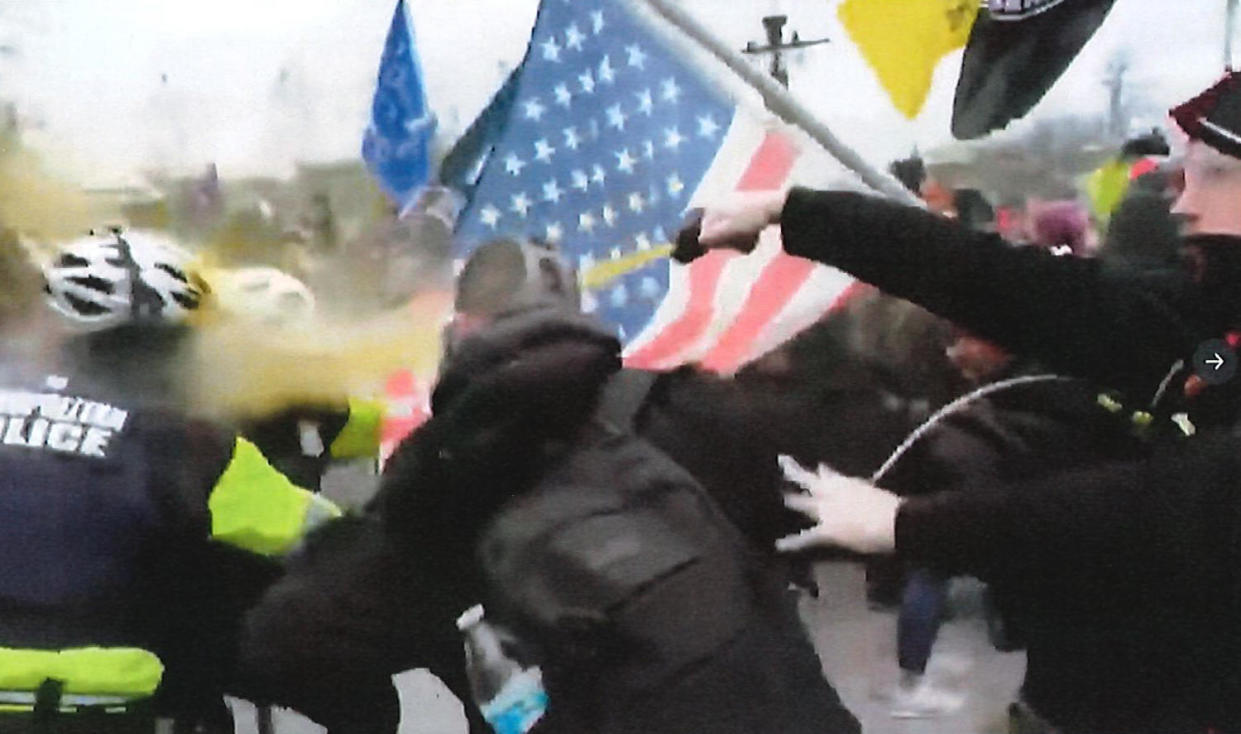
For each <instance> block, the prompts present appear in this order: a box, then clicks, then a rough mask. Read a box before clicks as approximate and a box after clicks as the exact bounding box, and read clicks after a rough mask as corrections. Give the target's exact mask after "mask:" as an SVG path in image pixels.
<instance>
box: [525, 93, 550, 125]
mask: <svg viewBox="0 0 1241 734" xmlns="http://www.w3.org/2000/svg"><path fill="white" fill-rule="evenodd" d="M522 106H523V107H524V108H525V110H526V113H525V116H526V119H527V120H534V121H535V122H539V121H540V120H542V119H543V113H544V112H546V111H547V108H546V107H544V106H543V105H542V104H541V103H540V102H539V98H538V97H532V98H530V99H528V100H526V101H525V103H524V104H523V105H522Z"/></svg>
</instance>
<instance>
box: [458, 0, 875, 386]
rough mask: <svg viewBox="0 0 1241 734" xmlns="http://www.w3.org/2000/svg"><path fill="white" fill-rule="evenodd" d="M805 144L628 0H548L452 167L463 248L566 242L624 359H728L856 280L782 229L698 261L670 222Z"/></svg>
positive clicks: (754, 351)
mask: <svg viewBox="0 0 1241 734" xmlns="http://www.w3.org/2000/svg"><path fill="white" fill-rule="evenodd" d="M803 143H804V141H799V140H798V138H797V136H796V135H793V134H790V133H788V132H784V131H781V130H778V129H776V128H774V127H773V126H772V125H770V124H765V123H764V122H763V121H762V120H761V119H760V116H759V115H758V114H756V113H753V112H752V111H751V110H749V109H747V108H745V107H744V106H742V105H740V104H739V103H738V102H737V101H736V100H734V99H730V98H729V97H728V96H727V95H725V94H724V93H722V92H721V91H720V86H719V85H718V84H716V83H714V82H713V81H712V80H711V79H710V78H708V77H707V76H706V75H705V74H704V73H703V71H702V70H701V68H700V67H698V66H696V65H695V64H694V63H692V62H690V61H688V60H687V54H686V53H685V52H684V51H683V50H678V49H675V48H673V47H671V46H670V45H669V44H667V43H665V42H664V41H663V39H662V37H661V35H660V34H659V33H658V32H657V31H656V30H655V28H654V27H653V26H652V25H651V24H650V22H649V20H647V19H645V18H641V17H638V16H637V15H635V14H634V12H633V11H632V10H631V9H630V6H628V5H627V4H626V3H625V2H623V0H573V1H572V2H569V1H568V0H543V2H542V4H541V5H540V7H539V12H538V16H537V19H536V21H535V26H534V29H533V31H532V34H531V39H530V43H529V46H528V47H527V50H526V56H525V59H524V60H523V61H522V63H521V65H520V66H519V67H518V68H517V69H516V70H515V71H514V72H513V74H512V75H511V76H510V78H509V80H508V81H507V82H506V84H505V86H504V88H503V89H502V90H501V91H500V93H498V94H497V95H496V97H495V98H494V99H493V100H492V102H491V104H490V105H488V108H487V109H486V110H484V112H483V113H482V115H480V117H479V118H478V120H476V121H475V123H474V124H473V125H472V126H471V129H470V131H469V132H467V134H466V135H465V136H464V137H463V138H462V141H461V142H460V143H459V144H458V146H457V147H456V148H455V149H454V151H452V152H451V153H450V155H449V156H448V158H447V159H446V162H445V165H444V167H443V169H442V171H441V177H442V179H443V180H444V182H445V183H448V184H449V185H454V186H456V187H458V188H460V189H461V190H462V191H463V193H465V195H466V197H467V202H468V203H467V205H466V207H465V208H464V210H463V211H462V214H461V218H460V220H459V223H458V229H457V234H458V242H459V245H458V246H459V247H460V248H461V250H460V251H459V252H458V253H457V254H458V256H460V257H462V258H464V257H465V256H467V255H468V254H469V252H470V251H472V249H473V248H474V247H476V246H477V245H479V244H481V243H483V242H485V241H487V240H488V239H491V238H494V237H497V236H501V235H515V236H525V237H534V238H538V239H542V240H544V241H548V242H552V243H555V244H557V245H558V246H559V247H560V249H561V251H562V252H564V253H565V254H566V255H567V256H568V257H569V258H570V259H571V260H572V261H574V262H575V264H576V266H577V268H578V273H579V277H580V279H581V281H582V285H583V287H584V292H583V304H584V308H585V310H587V311H588V312H592V313H594V314H596V315H597V316H599V317H600V318H601V319H602V320H603V321H605V322H606V323H610V324H613V325H614V326H615V327H616V329H617V332H618V334H619V336H620V337H621V339H622V341H623V342H625V343H626V355H627V357H626V358H627V362H628V363H629V364H631V365H633V366H638V367H648V368H669V367H673V366H676V365H677V364H682V363H685V362H690V361H694V362H701V363H702V364H704V365H705V366H707V367H709V368H712V369H715V370H718V371H721V372H731V371H733V370H735V369H736V368H737V367H738V366H740V365H741V364H744V363H745V362H746V361H748V360H750V359H752V358H754V357H756V356H759V355H761V354H762V353H763V352H764V351H766V350H768V349H770V348H772V347H774V346H776V345H778V344H779V343H780V342H781V341H783V340H785V339H787V338H788V337H789V336H790V335H791V334H792V333H795V332H796V331H797V330H799V329H801V328H804V327H805V326H807V325H809V324H810V323H812V322H813V321H815V320H816V319H818V318H820V317H821V316H822V315H823V313H824V312H825V311H827V310H828V309H829V308H830V307H831V305H832V304H833V303H835V302H836V301H837V300H838V299H839V298H840V297H841V295H842V294H843V293H844V292H845V291H846V289H847V287H848V286H849V284H850V283H851V281H850V280H849V279H848V278H847V277H846V276H844V275H843V274H841V273H839V272H837V271H834V270H830V269H827V268H823V267H821V266H816V265H813V264H811V263H809V262H807V261H804V260H800V259H797V258H792V257H789V256H787V255H784V254H783V253H781V252H780V247H779V242H778V236H777V237H774V238H773V235H771V234H769V235H768V236H767V237H766V240H767V241H766V242H765V244H764V245H763V246H762V247H760V248H759V249H758V250H757V251H756V252H755V253H753V254H752V255H748V256H740V255H737V254H735V253H712V254H711V255H708V256H707V257H704V258H701V259H700V260H698V261H696V262H695V263H693V264H692V265H690V266H680V265H677V264H675V263H673V262H671V260H670V259H669V257H668V254H669V253H670V251H671V246H670V244H669V241H670V237H671V236H673V235H675V228H676V226H677V225H678V223H679V222H680V221H681V219H682V217H683V214H684V212H685V210H686V209H688V208H689V207H690V206H691V205H693V203H694V202H696V201H697V200H699V199H703V198H707V197H710V196H715V195H718V194H720V193H723V192H725V191H727V190H729V189H734V190H736V189H743V190H744V189H750V190H757V189H770V188H777V187H779V186H781V185H783V184H784V183H786V182H787V181H789V180H790V179H791V178H794V177H795V169H798V168H801V167H802V164H803V163H804V162H805V160H806V159H807V157H806V156H804V155H802V150H803V149H804V148H806V146H805V145H804V144H803ZM834 170H837V171H838V170H840V169H839V167H838V166H837V167H835V169H834Z"/></svg>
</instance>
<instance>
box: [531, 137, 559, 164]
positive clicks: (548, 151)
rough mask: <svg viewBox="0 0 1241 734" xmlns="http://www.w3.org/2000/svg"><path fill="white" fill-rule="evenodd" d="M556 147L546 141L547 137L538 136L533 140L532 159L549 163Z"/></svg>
mask: <svg viewBox="0 0 1241 734" xmlns="http://www.w3.org/2000/svg"><path fill="white" fill-rule="evenodd" d="M555 153H556V149H555V148H553V147H552V146H551V144H550V143H548V142H547V138H539V139H538V140H536V141H534V159H535V160H537V161H542V162H544V163H551V162H552V156H553V155H555Z"/></svg>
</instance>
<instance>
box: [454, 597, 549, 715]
mask: <svg viewBox="0 0 1241 734" xmlns="http://www.w3.org/2000/svg"><path fill="white" fill-rule="evenodd" d="M457 629H459V630H461V634H462V636H463V637H464V638H465V665H466V674H467V675H468V676H469V679H470V689H471V691H472V692H473V694H474V701H475V702H476V703H477V704H478V709H479V711H480V712H482V715H483V718H484V719H486V720H487V723H488V724H490V725H491V728H492V730H493V731H495V732H496V734H526V732H528V731H530V729H531V728H533V727H534V725H535V723H536V722H538V720H539V718H540V717H542V716H543V712H545V711H546V710H547V692H546V691H545V690H544V689H543V674H542V671H540V670H539V669H538V668H537V667H533V666H532V667H523V666H522V665H521V663H519V662H518V661H517V660H514V659H513V658H511V657H509V655H508V654H507V653H505V651H504V646H503V645H502V644H501V642H500V636H499V634H498V633H497V632H496V629H495V628H494V627H492V626H491V625H489V624H488V623H487V622H486V621H485V620H484V619H483V608H482V606H474V607H471V608H470V609H468V610H466V612H465V613H464V614H462V615H461V616H460V617H459V618H457Z"/></svg>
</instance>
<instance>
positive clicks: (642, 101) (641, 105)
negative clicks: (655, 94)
mask: <svg viewBox="0 0 1241 734" xmlns="http://www.w3.org/2000/svg"><path fill="white" fill-rule="evenodd" d="M634 96H636V97H637V98H638V112H641V113H642V114H644V115H646V116H647V117H650V116H651V113H652V112H653V111H654V110H655V100H654V99H653V98H652V96H651V90H649V89H643V90H642V91H641V92H636V93H635V94H634Z"/></svg>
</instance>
